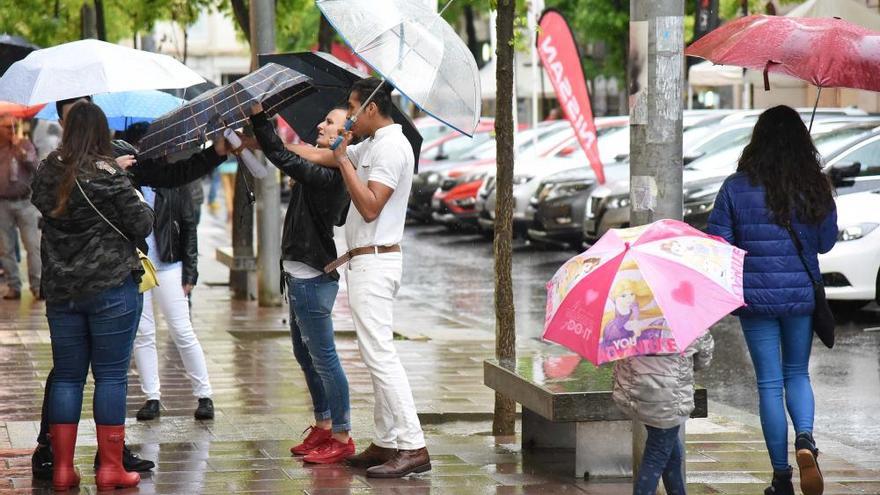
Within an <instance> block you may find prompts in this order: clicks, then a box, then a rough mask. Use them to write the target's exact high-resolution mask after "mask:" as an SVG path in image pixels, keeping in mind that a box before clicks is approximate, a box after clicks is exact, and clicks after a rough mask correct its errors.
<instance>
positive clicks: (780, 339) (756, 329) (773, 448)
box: [740, 316, 816, 470]
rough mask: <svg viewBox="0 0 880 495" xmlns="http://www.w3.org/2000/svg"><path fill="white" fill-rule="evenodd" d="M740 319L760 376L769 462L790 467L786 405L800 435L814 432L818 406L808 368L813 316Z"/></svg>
mask: <svg viewBox="0 0 880 495" xmlns="http://www.w3.org/2000/svg"><path fill="white" fill-rule="evenodd" d="M740 323H741V324H742V328H743V334H744V335H745V338H746V345H748V347H749V354H751V356H752V363H753V364H754V366H755V375H756V377H757V379H758V402H759V409H760V413H761V428H762V429H763V431H764V441H765V442H766V443H767V450H768V451H769V452H770V463H771V464H772V465H773V469H780V470H782V469H787V468H788V422H787V420H786V418H785V410H786V408H787V409H788V414H789V415H790V416H791V421H792V423H793V424H794V429H795V431H796V432H797V433H802V432H810V433H812V432H813V415H814V413H815V407H816V406H815V401H814V399H813V387H812V385H811V384H810V371H809V366H810V349H811V348H812V343H813V329H812V317H810V316H792V317H787V318H759V317H740ZM783 390H784V391H785V393H784V394H783ZM783 396H784V399H783Z"/></svg>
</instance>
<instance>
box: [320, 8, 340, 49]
mask: <svg viewBox="0 0 880 495" xmlns="http://www.w3.org/2000/svg"><path fill="white" fill-rule="evenodd" d="M334 36H336V32H335V31H334V30H333V26H331V25H330V23H329V22H327V19H325V18H324V16H323V15H322V16H321V24H320V25H319V26H318V51H322V52H327V53H330V50H331V49H332V48H333V37H334Z"/></svg>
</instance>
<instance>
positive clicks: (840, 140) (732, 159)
mask: <svg viewBox="0 0 880 495" xmlns="http://www.w3.org/2000/svg"><path fill="white" fill-rule="evenodd" d="M830 125H831V126H835V125H837V124H830ZM840 125H843V124H840ZM749 131H751V129H749ZM870 132H871V126H865V127H862V126H856V127H844V128H838V129H830V130H829V129H828V128H827V127H826V128H824V129H823V128H820V130H817V129H815V128H814V129H813V142H814V143H815V145H816V149H817V150H818V151H819V154H820V155H822V156H828V155H830V154H832V153H833V152H834V151H837V150H840V149H841V148H843V147H845V146H846V145H847V144H849V143H851V142H853V141H855V140H857V139H858V138H859V137H860V136H864V135H865V134H868V133H870ZM750 134H751V132H750ZM749 139H750V136H749V137H746V138H742V136H740V138H739V139H738V140H737V141H735V142H731V143H730V144H729V146H727V147H726V148H724V149H722V150H720V151H717V152H715V153H713V154H710V155H704V156H702V157H700V158H699V159H697V160H694V161H693V162H691V163H690V164H688V165H687V166H686V167H685V168H689V169H692V170H716V169H719V168H721V167H726V166H730V165H732V164H735V163H736V162H737V161H739V156H740V154H742V150H743V148H745V147H746V145H747V144H748V141H749Z"/></svg>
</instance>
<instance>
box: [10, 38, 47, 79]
mask: <svg viewBox="0 0 880 495" xmlns="http://www.w3.org/2000/svg"><path fill="white" fill-rule="evenodd" d="M39 48H40V47H38V46H37V45H34V44H31V43H29V42H28V41H27V40H26V39H24V38H22V37H21V36H12V35H9V34H0V76H2V75H3V74H4V73H5V72H6V70H7V69H9V66H10V65H12V64H14V63H15V62H18V61H19V60H21V59H23V58H25V57H27V55H28V53H30V52H32V51H34V50H38V49H39Z"/></svg>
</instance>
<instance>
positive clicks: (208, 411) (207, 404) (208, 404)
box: [194, 397, 214, 419]
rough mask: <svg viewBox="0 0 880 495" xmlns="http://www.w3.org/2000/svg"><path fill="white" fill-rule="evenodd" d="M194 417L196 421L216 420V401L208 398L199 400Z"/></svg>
mask: <svg viewBox="0 0 880 495" xmlns="http://www.w3.org/2000/svg"><path fill="white" fill-rule="evenodd" d="M194 416H195V418H196V419H214V401H212V400H211V399H209V398H208V397H204V398H201V399H199V407H197V408H196V412H195V414H194Z"/></svg>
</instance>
